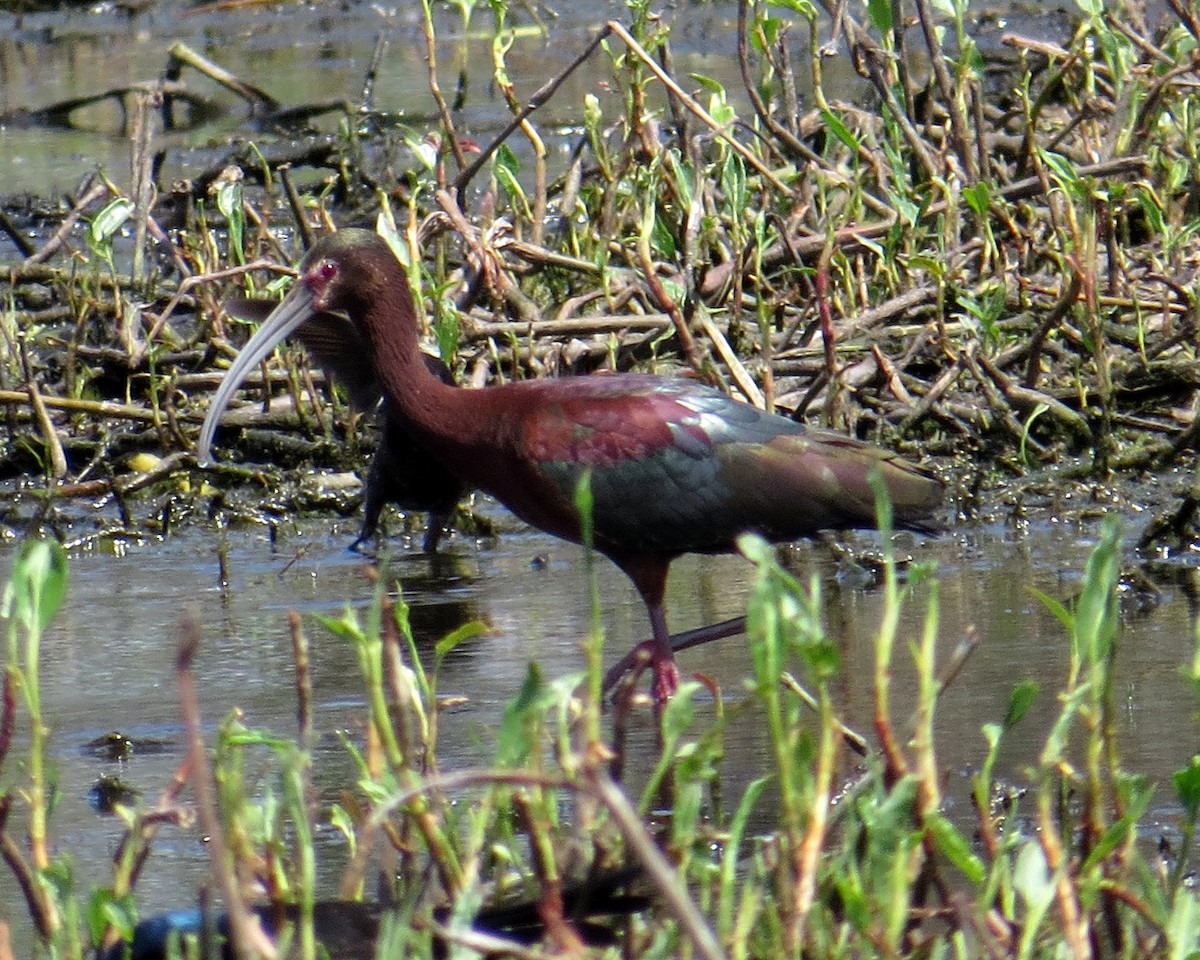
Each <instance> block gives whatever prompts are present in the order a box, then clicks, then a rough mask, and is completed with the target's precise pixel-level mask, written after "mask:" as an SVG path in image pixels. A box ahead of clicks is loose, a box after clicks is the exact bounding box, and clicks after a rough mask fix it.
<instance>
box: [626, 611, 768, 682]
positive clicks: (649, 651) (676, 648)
mask: <svg viewBox="0 0 1200 960" xmlns="http://www.w3.org/2000/svg"><path fill="white" fill-rule="evenodd" d="M745 630H746V618H745V617H734V618H733V619H731V620H722V621H721V622H720V623H710V624H708V625H707V626H704V627H697V628H696V629H694V630H685V631H683V633H675V634H672V635H671V636H669V637H668V638H667V640H668V643H669V644H670V647H671V658H672V661H673V660H674V655H675V654H677V653H679V652H680V651H681V650H690V649H691V648H692V647H698V646H700V644H702V643H708V642H709V641H710V640H721V639H723V638H724V637H732V636H735V635H736V634H739V633H744V632H745ZM656 643H657V641H655V640H646V641H645V642H643V643H639V644H638V645H637V646H636V647H634V648H633V649H632V650H630V651H629V653H627V654H625V656H623V657H622V658H621V659H620V660H618V661H617V662H616V663H614V664H613V665H612V666H611V667H610V668H609V670H608V672H607V673H606V674H605V675H604V694H605V696H607V695H608V694H609V693H610V692H611V691H612V689H613V688H614V687H615V686H616V685H617V682H618V681H619V680H620V679H621V678H622V677H623V676H625V674H626V673H628V672H629V671H630V670H632V669H633V667H634V666H635V665H636V664H637V663H638V660H639V659H640V658H641V657H643V656H647V655H648V656H649V657H650V660H651V662H652V663H653V662H654V652H655V647H656Z"/></svg>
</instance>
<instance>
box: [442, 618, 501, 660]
mask: <svg viewBox="0 0 1200 960" xmlns="http://www.w3.org/2000/svg"><path fill="white" fill-rule="evenodd" d="M487 632H488V626H487V624H486V623H484V622H483V621H482V620H471V621H469V622H468V623H464V624H463V625H462V626H461V627H459V628H457V629H456V630H451V631H450V632H449V633H448V634H446V635H445V636H444V637H442V639H441V640H439V641H438V642H437V644H436V645H435V646H434V648H433V652H434V655H435V656H436V657H437V659H438V660H441V659H442V658H443V657H444V656H446V654H448V653H449V652H450V651H451V650H454V649H455V648H456V647H458V645H459V644H461V643H463V642H465V641H467V640H472V639H474V638H475V637H480V636H483V635H484V634H485V633H487Z"/></svg>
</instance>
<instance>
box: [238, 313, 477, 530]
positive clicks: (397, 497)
mask: <svg viewBox="0 0 1200 960" xmlns="http://www.w3.org/2000/svg"><path fill="white" fill-rule="evenodd" d="M276 306H278V301H275V300H265V299H249V298H247V297H235V298H233V299H232V300H230V301H228V302H226V304H225V309H226V310H227V311H228V312H229V313H231V314H232V315H233V316H235V317H239V318H241V319H243V320H254V321H257V322H260V323H261V322H262V321H263V320H265V319H266V318H267V317H268V316H270V314H271V311H272V310H273V309H274V308H275V307H276ZM294 335H295V337H296V339H297V340H299V341H300V342H301V343H302V344H304V347H305V349H307V350H308V352H309V353H310V354H311V355H312V357H313V359H314V360H316V362H317V363H318V364H319V365H320V366H321V367H323V368H324V369H325V372H326V373H327V374H328V375H329V376H331V377H333V379H335V380H337V381H338V382H339V383H340V384H341V385H342V387H343V388H344V389H345V390H346V393H347V395H348V396H349V398H350V405H351V406H352V407H354V409H355V410H359V411H364V412H369V411H374V410H376V409H378V411H379V446H378V447H377V448H376V450H375V456H374V457H372V458H371V465H370V467H369V468H368V471H367V478H366V482H365V484H364V486H365V493H364V495H363V522H362V527H361V528H360V529H359V532H358V538H357V539H356V540H355V541H354V543H352V544H351V545H350V547H351V549H358V548H359V547H360V546H361V545H362V544H364V543H366V542H367V541H369V540H370V539H371V538H373V537H374V536H375V531H376V530H377V529H378V527H379V516H380V514H381V513H382V512H383V508H384V506H386V505H387V504H389V503H392V504H395V505H396V506H397V507H398V508H399V509H400V510H405V511H410V512H412V511H416V512H427V513H428V514H429V525H428V527H427V528H426V530H425V539H424V542H423V547H424V550H425V552H426V553H436V552H437V548H438V542H439V541H440V540H441V537H442V534H443V533H444V532H445V530H446V527H447V526H448V525H449V522H450V517H451V515H452V514H453V513H454V508H455V507H456V506H457V505H458V502H459V501H460V500H462V498H463V497H464V496H466V493H467V488H466V486H465V485H464V484H463V482H462V480H460V479H459V478H458V477H457V476H455V475H454V474H452V473H451V472H450V471H449V470H447V469H446V468H445V467H443V466H442V465H441V464H440V463H439V462H438V461H437V460H435V459H434V458H433V457H431V456H430V455H429V454H427V453H426V452H425V451H424V450H423V449H422V448H421V447H420V446H418V445H417V443H416V441H415V440H413V438H412V435H411V434H410V433H409V432H408V431H407V430H406V429H405V428H404V426H403V424H402V423H401V422H400V421H399V420H397V419H396V418H395V417H391V416H389V415H388V408H387V404H386V403H385V402H384V401H383V388H382V387H381V386H380V385H379V380H378V379H377V378H376V376H375V370H374V368H373V367H372V366H371V361H370V356H369V354H368V353H367V350H366V347H365V345H364V344H363V343H362V342H361V338H360V337H359V335H358V332H357V330H356V329H355V326H354V324H353V323H352V322H351V321H350V320H349V318H347V317H345V316H341V315H339V314H336V313H318V314H315V315H314V316H313V317H312V318H310V319H309V320H308V322H306V323H304V324H303V325H302V326H301V327H300V329H298V330H296V331H295V334H294ZM421 358H422V360H423V361H424V363H425V366H426V367H428V368H429V372H430V373H432V374H433V375H434V376H436V377H437V378H438V379H439V380H441V381H442V382H443V383H445V384H451V385H452V384H453V383H454V376H453V374H451V372H450V368H449V367H447V366H446V364H444V363H443V362H442V361H441V360H439V359H438V358H437V357H432V356H430V355H429V354H427V353H422V354H421Z"/></svg>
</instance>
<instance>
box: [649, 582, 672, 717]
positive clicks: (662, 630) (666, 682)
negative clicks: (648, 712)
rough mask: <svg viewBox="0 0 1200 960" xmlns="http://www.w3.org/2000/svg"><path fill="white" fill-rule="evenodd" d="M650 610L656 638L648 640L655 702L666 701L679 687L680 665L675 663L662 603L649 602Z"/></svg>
mask: <svg viewBox="0 0 1200 960" xmlns="http://www.w3.org/2000/svg"><path fill="white" fill-rule="evenodd" d="M647 607H648V609H649V610H650V628H651V630H652V631H653V632H654V639H653V640H648V641H646V642H647V643H648V644H649V650H650V667H651V669H652V670H653V671H654V702H655V703H666V702H667V701H668V700H670V699H671V698H672V697H673V696H675V691H676V690H678V689H679V666H678V664H676V663H675V651H674V650H673V649H672V648H671V632H670V631H669V630H668V629H667V615H666V614H665V613H664V612H663V606H662V603H651V604H647Z"/></svg>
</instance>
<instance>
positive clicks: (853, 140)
mask: <svg viewBox="0 0 1200 960" xmlns="http://www.w3.org/2000/svg"><path fill="white" fill-rule="evenodd" d="M821 117H822V119H824V121H825V125H826V126H827V127H829V130H830V132H831V133H832V134H833V135H834V136H835V137H837V138H838V139H839V140H841V141H842V143H844V144H845V145H846V146H847V147H849V148H850V149H851V150H853V151H854V152H855V153H857V152H858V151H859V150H860V149H861V147H862V144H860V143H859V142H858V138H857V137H856V136H854V134H852V133H851V132H850V128H849V127H847V126H846V125H845V124H844V123H842V119H841V117H839V116H838V115H837V114H836V113H834V112H833V111H832V110H827V109H822V110H821Z"/></svg>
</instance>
